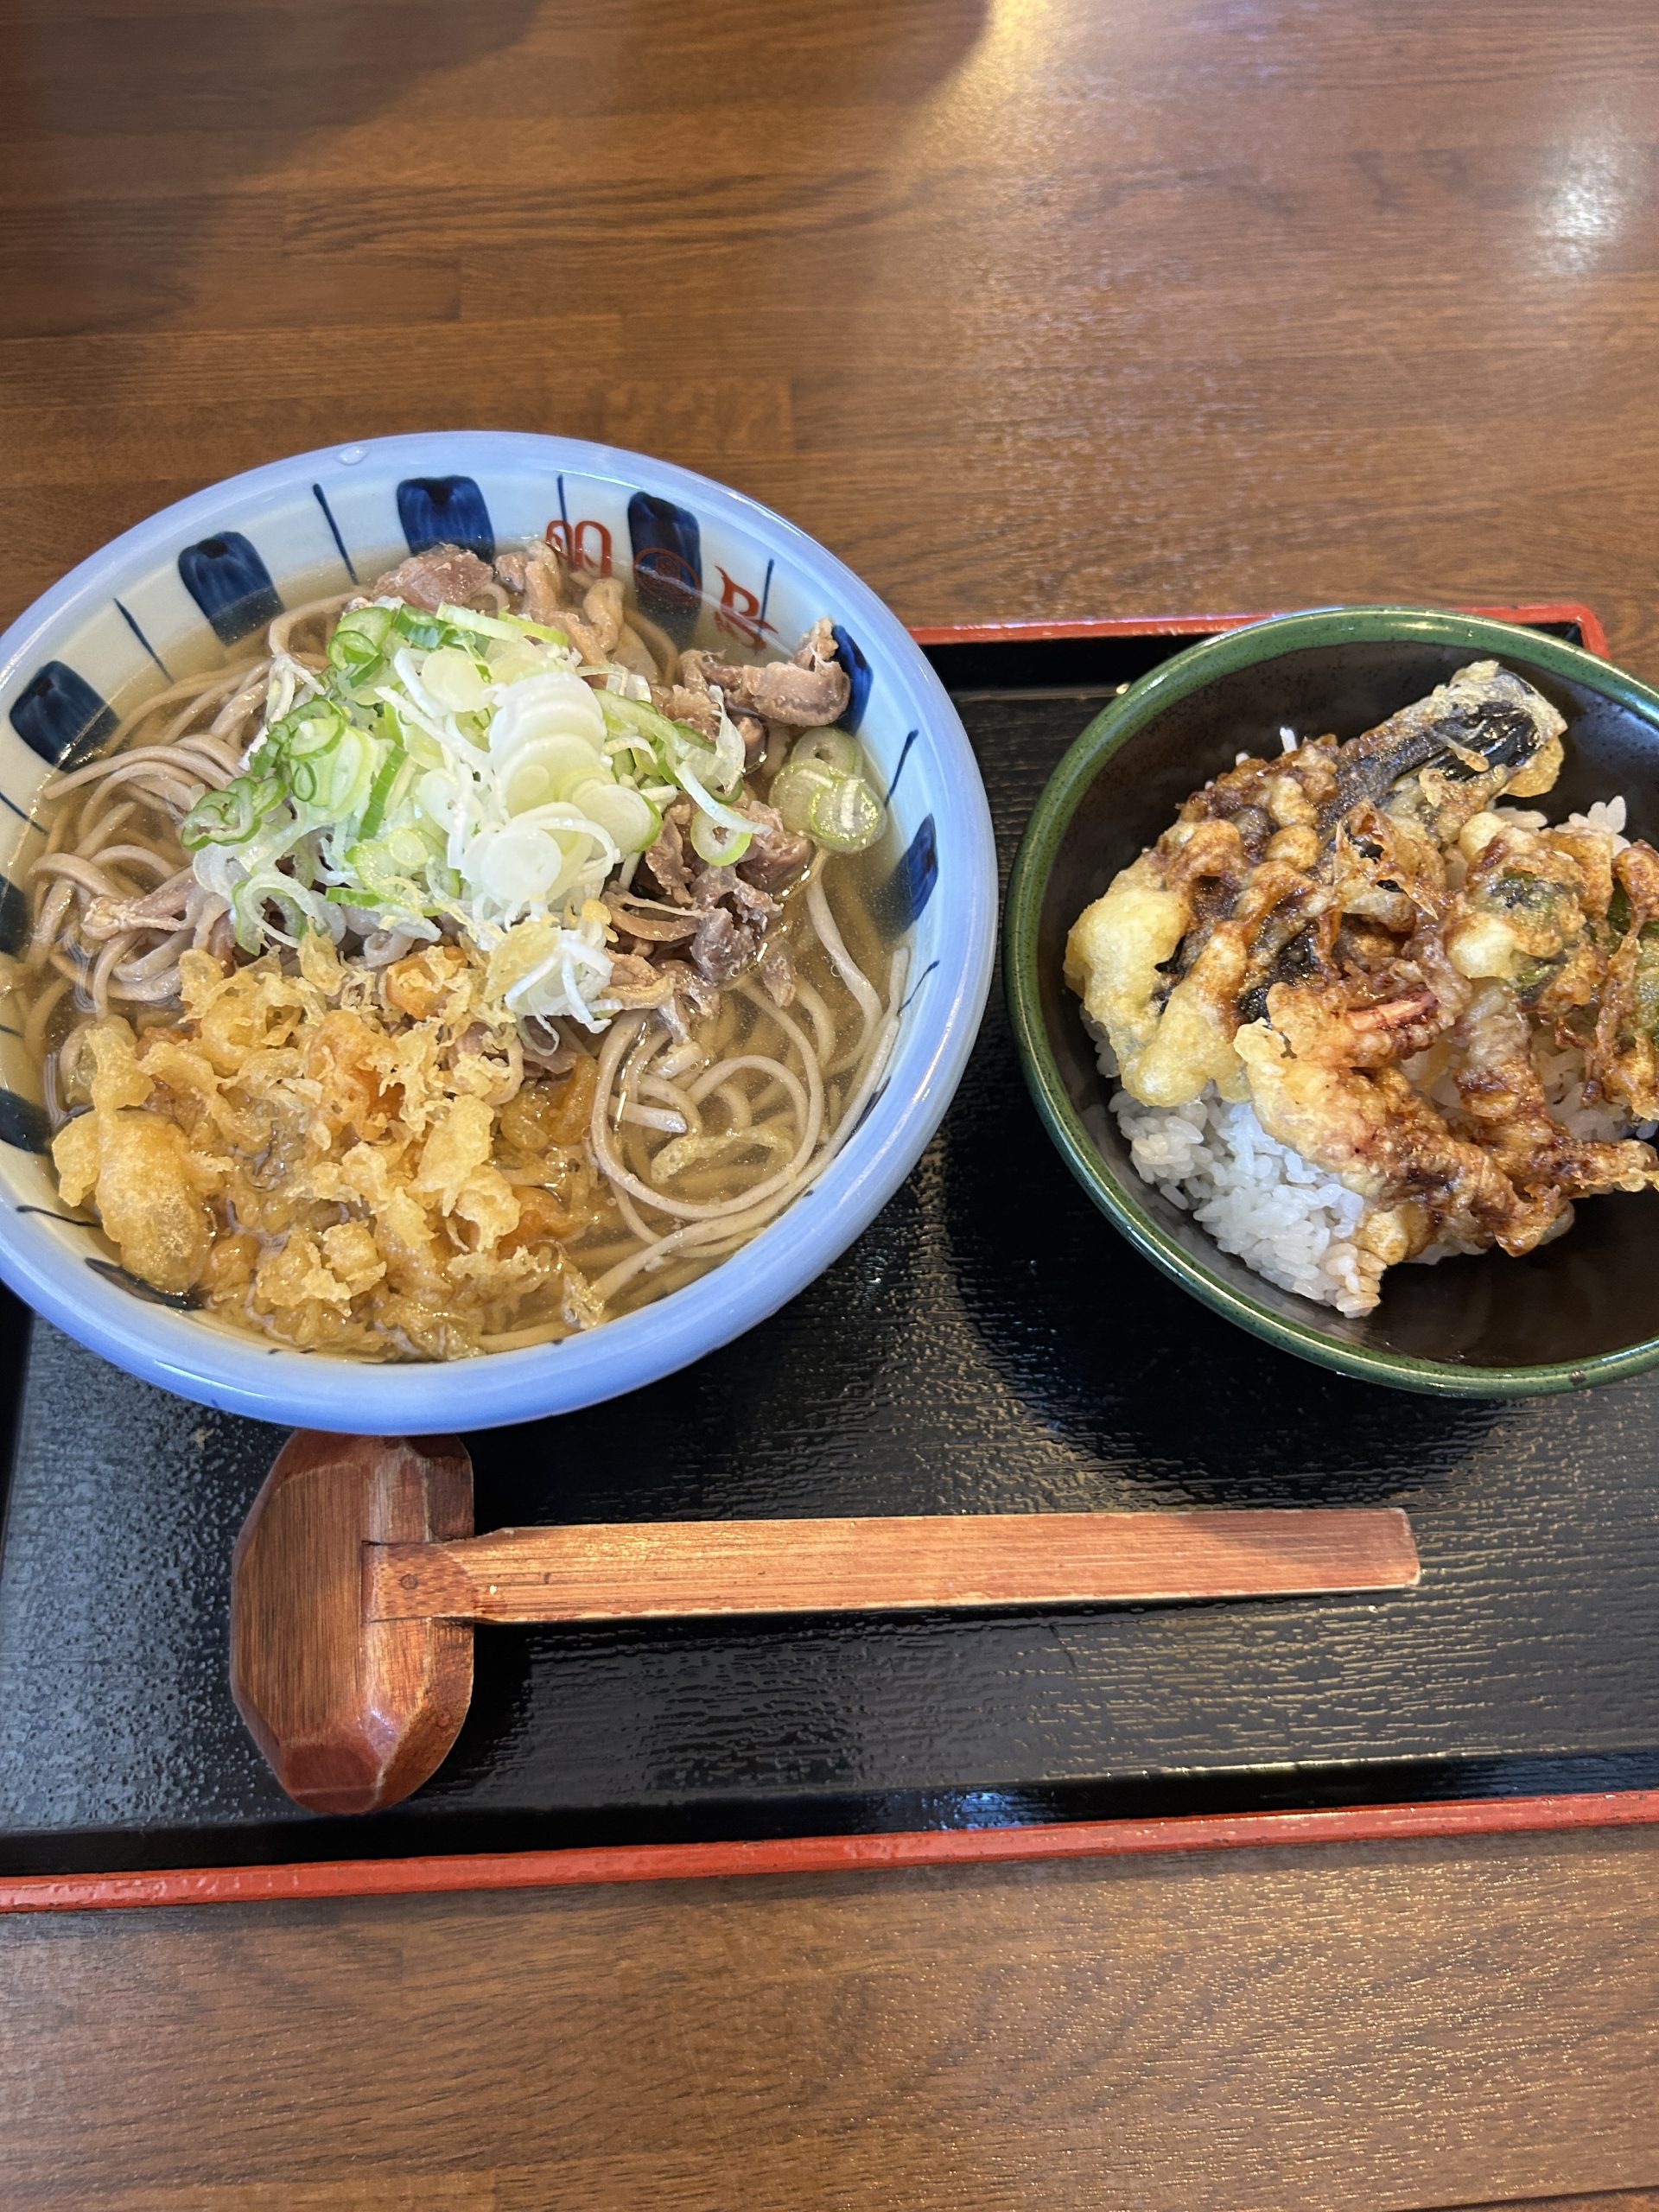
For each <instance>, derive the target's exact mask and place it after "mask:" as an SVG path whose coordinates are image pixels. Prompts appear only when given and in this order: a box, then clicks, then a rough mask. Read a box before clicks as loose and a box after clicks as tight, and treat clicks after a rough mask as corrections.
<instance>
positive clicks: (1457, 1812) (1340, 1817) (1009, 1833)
mask: <svg viewBox="0 0 1659 2212" xmlns="http://www.w3.org/2000/svg"><path fill="white" fill-rule="evenodd" d="M1654 1823H1659V1789H1623V1790H1606V1791H1595V1792H1589V1791H1586V1793H1585V1794H1584V1795H1583V1796H1561V1797H1471V1798H1463V1799H1458V1800H1450V1801H1448V1802H1445V1803H1440V1804H1420V1805H1367V1806H1363V1807H1351V1806H1344V1807H1340V1808H1332V1809H1330V1810H1326V1811H1319V1812H1307V1813H1205V1814H1197V1815H1186V1816H1182V1817H1179V1818H1173V1819H1166V1820H1154V1821H1077V1822H1072V1823H1057V1824H1056V1825H1054V1826H1053V1827H1007V1828H931V1829H923V1830H920V1831H918V1832H914V1833H908V1834H896V1835H814V1836H790V1837H781V1838H778V1839H776V1840H767V1841H766V1842H760V1843H646V1844H623V1845H617V1846H612V1847H607V1848H601V1849H594V1850H576V1851H518V1852H503V1853H480V1854H477V1855H475V1856H473V1857H458V1858H453V1859H332V1860H328V1859H324V1860H319V1861H316V1862H315V1863H312V1864H309V1865H289V1866H206V1867H188V1866H186V1867H168V1868H163V1869H162V1870H159V1871H158V1872H154V1873H143V1874H29V1875H20V1876H17V1877H15V1878H11V1879H10V1880H0V1912H85V1911H88V1910H94V1909H100V1908H111V1907H124V1906H125V1907H131V1906H155V1905H176V1904H269V1903H272V1902H276V1901H279V1900H281V1899H283V1898H291V1899H296V1900H299V1899H307V1898H314V1897H409V1896H417V1895H430V1894H433V1893H437V1892H442V1891H454V1890H531V1889H567V1888H570V1887H574V1886H577V1885H592V1884H595V1883H612V1882H663V1881H699V1880H707V1879H709V1878H712V1877H716V1876H718V1877H721V1878H724V1877H727V1876H729V1875H734V1874H742V1875H748V1874H829V1873H868V1872H874V1871H876V1870H878V1869H886V1868H891V1867H900V1866H963V1865H966V1866H992V1865H997V1864H1003V1863H1007V1862H1010V1861H1019V1860H1027V1859H1116V1858H1128V1857H1140V1856H1144V1855H1145V1854H1147V1853H1152V1852H1166V1851H1230V1850H1241V1849H1244V1848H1247V1847H1254V1848H1255V1849H1258V1850H1261V1849H1266V1848H1273V1847H1280V1846H1283V1845H1287V1844H1316V1843H1322V1844H1332V1843H1396V1842H1400V1841H1402V1840H1409V1839H1411V1838H1414V1837H1417V1838H1424V1839H1427V1838H1433V1837H1440V1838H1445V1837H1451V1836H1468V1835H1512V1834H1545V1833H1549V1832H1552V1831H1553V1832H1560V1831H1563V1830H1567V1829H1575V1828H1596V1827H1640V1826H1643V1825H1649V1824H1654Z"/></svg>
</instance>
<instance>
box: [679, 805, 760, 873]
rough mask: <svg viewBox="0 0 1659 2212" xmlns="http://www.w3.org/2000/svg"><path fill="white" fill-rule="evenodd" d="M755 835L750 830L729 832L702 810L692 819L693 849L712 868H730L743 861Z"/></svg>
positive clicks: (731, 830) (730, 830) (729, 830)
mask: <svg viewBox="0 0 1659 2212" xmlns="http://www.w3.org/2000/svg"><path fill="white" fill-rule="evenodd" d="M753 835H754V832H753V829H747V828H746V829H728V828H726V826H725V825H724V824H723V823H719V822H711V821H710V820H709V817H708V816H707V815H706V814H704V813H703V812H702V810H701V809H699V810H698V811H697V812H696V814H694V815H693V816H692V817H691V849H692V851H693V852H694V853H695V854H696V856H697V858H698V859H699V860H700V861H708V862H709V865H710V866H711V867H712V868H729V867H731V866H733V865H734V863H735V862H736V861H741V859H742V857H743V855H744V854H745V853H747V851H748V849H749V843H750V840H751V839H752V838H753Z"/></svg>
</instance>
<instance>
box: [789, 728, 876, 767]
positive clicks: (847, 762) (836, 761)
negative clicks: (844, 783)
mask: <svg viewBox="0 0 1659 2212" xmlns="http://www.w3.org/2000/svg"><path fill="white" fill-rule="evenodd" d="M808 760H822V761H823V763H824V765H825V766H827V767H830V768H833V769H834V770H835V771H836V774H837V775H838V776H852V775H856V774H857V772H858V767H859V759H858V747H857V745H856V744H855V742H854V741H853V740H852V739H851V738H850V737H849V736H848V734H847V733H846V731H845V730H844V729H828V728H825V729H804V730H803V731H802V732H801V734H800V735H799V736H798V738H797V739H796V741H795V742H794V745H793V746H792V747H791V749H790V755H789V765H790V766H791V768H792V767H794V766H797V765H798V764H802V763H804V762H806V761H808Z"/></svg>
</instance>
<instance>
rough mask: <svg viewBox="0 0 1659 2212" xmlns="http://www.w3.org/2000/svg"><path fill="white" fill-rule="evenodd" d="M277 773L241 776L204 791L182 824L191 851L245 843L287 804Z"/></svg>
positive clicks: (184, 840)
mask: <svg viewBox="0 0 1659 2212" xmlns="http://www.w3.org/2000/svg"><path fill="white" fill-rule="evenodd" d="M283 797H284V793H283V786H282V784H281V783H280V781H279V780H278V779H277V777H275V776H238V777H236V778H235V779H233V780H232V782H230V783H228V784H226V785H224V786H223V788H222V789H220V790H219V791H204V792H203V793H202V795H201V797H200V798H199V799H198V800H197V801H196V803H195V804H194V806H193V807H192V808H191V810H190V811H189V813H188V814H187V815H186V816H185V817H184V820H183V821H182V822H181V823H180V824H179V842H180V843H181V845H182V846H183V847H184V849H185V851H186V852H187V853H199V852H200V850H201V849H202V847H203V846H204V845H244V844H245V843H246V842H247V841H248V839H249V838H250V837H251V836H252V835H253V833H254V831H255V830H256V829H258V828H259V827H260V825H261V823H264V822H265V821H266V820H267V819H268V818H269V817H270V816H271V815H272V814H274V813H275V812H276V810H277V808H278V807H279V806H280V805H281V804H283Z"/></svg>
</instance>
